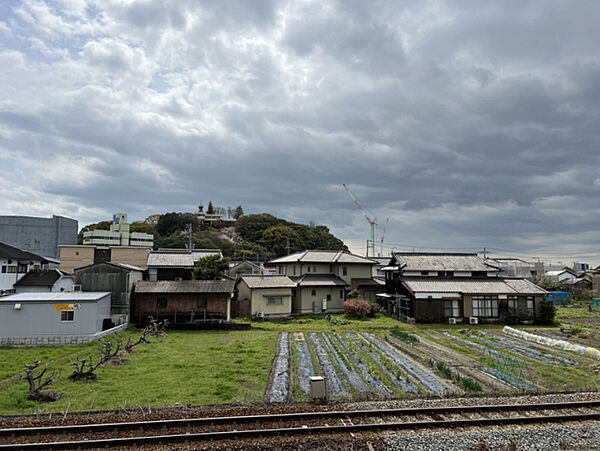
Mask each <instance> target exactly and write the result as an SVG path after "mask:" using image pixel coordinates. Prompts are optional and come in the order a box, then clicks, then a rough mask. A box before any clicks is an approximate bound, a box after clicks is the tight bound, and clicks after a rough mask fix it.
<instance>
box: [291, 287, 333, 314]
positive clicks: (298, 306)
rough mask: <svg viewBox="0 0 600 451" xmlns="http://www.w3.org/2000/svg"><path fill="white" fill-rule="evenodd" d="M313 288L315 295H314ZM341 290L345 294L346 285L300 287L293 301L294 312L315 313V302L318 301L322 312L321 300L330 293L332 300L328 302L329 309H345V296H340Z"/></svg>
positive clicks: (329, 310) (330, 310)
mask: <svg viewBox="0 0 600 451" xmlns="http://www.w3.org/2000/svg"><path fill="white" fill-rule="evenodd" d="M313 290H314V291H315V296H313V295H312V291H313ZM340 290H341V291H342V295H344V287H301V288H300V287H298V288H297V289H296V298H295V299H294V302H293V311H294V313H313V302H318V304H319V312H320V308H321V302H322V300H323V299H326V298H327V295H328V294H329V295H331V301H328V302H327V311H328V312H341V311H343V310H344V298H343V297H341V298H340Z"/></svg>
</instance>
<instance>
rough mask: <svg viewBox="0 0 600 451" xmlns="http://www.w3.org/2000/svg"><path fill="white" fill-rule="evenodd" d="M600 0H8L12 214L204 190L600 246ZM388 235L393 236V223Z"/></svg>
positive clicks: (350, 219) (229, 197)
mask: <svg viewBox="0 0 600 451" xmlns="http://www.w3.org/2000/svg"><path fill="white" fill-rule="evenodd" d="M598 17H600V2H598V1H597V0H578V1H573V2H567V1H564V0H562V1H552V0H539V1H526V0H516V1H512V0H503V1H501V2H482V1H481V0H471V1H469V0H463V1H453V0H446V1H442V0H440V1H435V0H433V1H422V2H415V1H389V2H387V1H374V0H370V1H363V0H340V1H337V2H335V1H323V0H317V1H293V0H292V1H276V0H252V1H246V0H238V1H227V0H205V1H200V0H189V1H186V0H139V1H137V0H136V1H126V0H55V1H49V0H14V1H13V0H2V1H1V2H0V68H1V69H0V186H2V189H1V193H2V195H1V196H0V214H22V215H36V216H48V215H51V214H62V215H66V216H70V217H73V218H76V219H78V220H79V221H80V226H83V225H85V224H87V223H89V222H96V221H99V220H105V219H108V218H109V217H111V216H112V213H114V212H117V211H125V212H128V213H129V217H130V219H143V218H145V217H146V216H148V215H150V214H153V213H161V212H166V211H192V210H195V209H196V208H197V205H198V204H199V203H200V202H203V203H204V204H206V203H207V202H208V201H209V200H212V201H213V202H214V203H215V204H218V205H222V206H225V207H227V206H232V207H235V206H237V205H238V204H242V205H243V206H244V209H245V210H246V212H254V213H259V212H263V211H264V212H270V213H272V214H275V215H278V216H282V217H285V218H287V219H290V220H294V221H300V222H305V223H308V222H309V221H314V222H315V223H318V224H326V225H328V226H329V227H330V228H331V230H332V231H333V232H334V233H335V234H336V235H338V236H340V237H342V238H343V239H345V240H347V242H348V243H350V244H351V245H352V246H353V248H356V249H359V250H360V249H363V248H364V244H363V243H364V241H365V240H366V239H367V238H368V235H369V226H368V224H367V222H366V221H365V219H364V218H363V217H362V216H361V213H360V212H359V211H358V209H357V208H356V207H355V206H354V204H353V203H352V200H351V198H350V197H349V195H348V193H346V192H345V191H344V189H343V187H342V185H341V184H342V183H346V184H348V185H349V186H350V188H351V189H352V190H353V192H354V193H355V194H356V196H357V197H358V198H359V200H360V201H361V203H363V204H364V206H366V207H367V208H368V210H369V211H370V212H371V214H372V215H373V216H375V217H377V218H378V220H379V223H380V224H381V226H380V229H379V232H378V233H380V232H381V231H382V230H383V224H384V223H385V219H386V218H387V217H389V230H388V233H387V236H386V238H385V241H386V242H387V243H389V245H390V246H393V247H394V248H395V249H398V250H399V249H412V248H413V247H414V248H415V249H441V248H464V249H465V250H470V249H473V248H476V249H481V248H482V247H484V246H486V247H487V248H488V249H491V250H492V252H495V253H497V254H503V255H508V254H510V255H521V256H529V257H533V256H540V257H546V258H552V259H554V260H560V259H563V260H564V261H565V263H571V262H572V261H573V260H575V259H577V260H579V261H589V262H595V263H598V264H600V247H599V244H600V243H599V242H600V239H599V238H600V234H599V227H600V147H599V143H600V51H599V50H598V42H600V27H598ZM378 240H379V238H377V241H378Z"/></svg>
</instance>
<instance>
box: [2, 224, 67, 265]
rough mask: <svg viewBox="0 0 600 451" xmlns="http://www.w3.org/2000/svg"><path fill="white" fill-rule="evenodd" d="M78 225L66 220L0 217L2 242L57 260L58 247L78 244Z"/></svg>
mask: <svg viewBox="0 0 600 451" xmlns="http://www.w3.org/2000/svg"><path fill="white" fill-rule="evenodd" d="M77 227H78V224H77V221H76V220H75V219H70V218H65V217H64V216H56V215H53V216H52V217H51V218H36V217H32V216H0V242H2V243H6V244H9V245H11V246H14V247H16V248H18V249H21V250H24V251H28V252H32V253H34V254H37V255H41V256H42V257H47V258H53V259H58V258H59V250H58V246H60V245H61V244H77Z"/></svg>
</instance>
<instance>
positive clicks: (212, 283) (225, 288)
mask: <svg viewBox="0 0 600 451" xmlns="http://www.w3.org/2000/svg"><path fill="white" fill-rule="evenodd" d="M233 285H234V281H233V280H174V281H173V280H159V281H158V282H151V281H148V280H142V281H139V282H136V284H135V292H136V293H232V292H233Z"/></svg>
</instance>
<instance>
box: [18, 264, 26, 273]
mask: <svg viewBox="0 0 600 451" xmlns="http://www.w3.org/2000/svg"><path fill="white" fill-rule="evenodd" d="M17 272H20V273H26V272H27V265H19V266H17Z"/></svg>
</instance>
